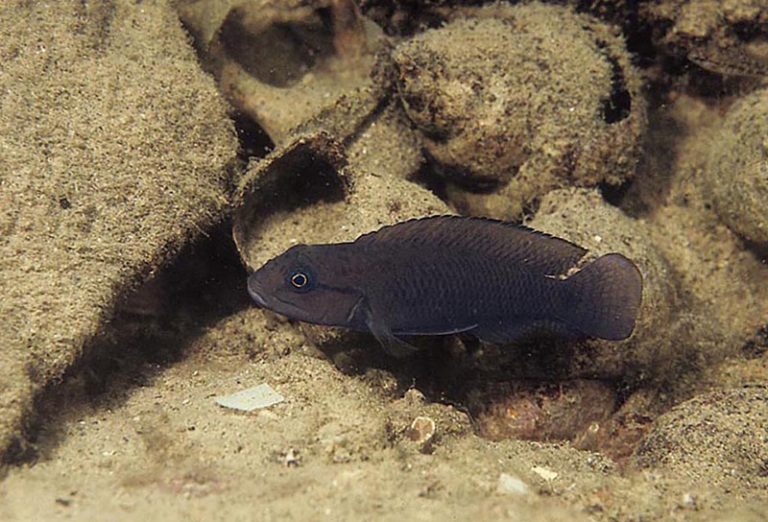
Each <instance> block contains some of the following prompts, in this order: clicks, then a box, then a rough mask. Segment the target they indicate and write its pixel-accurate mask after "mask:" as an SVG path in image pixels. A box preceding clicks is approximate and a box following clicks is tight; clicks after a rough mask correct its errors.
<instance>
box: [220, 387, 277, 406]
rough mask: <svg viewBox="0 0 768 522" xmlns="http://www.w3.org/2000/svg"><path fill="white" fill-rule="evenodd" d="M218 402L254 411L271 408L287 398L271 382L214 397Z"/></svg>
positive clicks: (221, 404)
mask: <svg viewBox="0 0 768 522" xmlns="http://www.w3.org/2000/svg"><path fill="white" fill-rule="evenodd" d="M214 400H215V401H216V403H217V404H218V405H220V406H224V407H225V408H231V409H233V410H240V411H253V410H258V409H262V408H269V407H270V406H274V405H275V404H279V403H281V402H283V401H284V400H285V398H284V397H283V396H282V395H280V394H279V393H277V392H276V391H275V390H274V389H273V388H272V387H271V386H270V385H269V384H259V385H258V386H254V387H253V388H248V389H247V390H241V391H239V392H236V393H232V394H230V395H223V396H221V397H216V398H215V399H214Z"/></svg>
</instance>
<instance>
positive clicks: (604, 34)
mask: <svg viewBox="0 0 768 522" xmlns="http://www.w3.org/2000/svg"><path fill="white" fill-rule="evenodd" d="M474 14H475V17H473V18H467V19H457V20H454V21H452V22H451V23H449V24H447V25H445V26H444V27H441V28H439V29H432V30H429V31H425V32H424V33H421V34H419V35H417V36H415V37H413V38H412V39H410V40H408V41H406V42H404V43H403V44H401V45H399V46H398V47H397V48H396V50H395V52H394V59H395V62H396V64H397V67H398V90H399V91H398V92H399V96H400V99H401V101H402V104H403V107H404V108H405V111H406V113H407V114H408V116H409V118H410V119H411V120H412V121H413V122H414V124H415V125H416V127H417V128H418V129H419V130H420V131H421V133H422V134H423V136H424V146H425V150H426V152H427V153H428V155H429V156H430V157H431V159H432V160H433V163H434V165H435V167H436V169H437V171H438V172H439V173H441V175H442V176H443V177H445V178H446V179H448V180H449V181H450V182H451V183H450V185H449V192H448V195H449V199H450V200H451V201H452V203H453V204H454V205H456V206H457V207H458V208H459V209H460V210H462V211H463V212H466V213H470V214H481V215H488V216H493V217H498V218H507V219H510V218H511V219H515V218H518V217H520V215H521V214H522V212H523V210H524V209H525V208H526V207H527V206H529V205H531V204H532V203H533V202H534V201H535V200H536V199H537V198H540V197H541V196H543V195H544V194H546V193H547V192H549V191H550V190H553V189H555V188H558V187H565V186H582V187H588V186H595V185H596V184H598V183H601V182H607V183H611V184H619V183H622V182H623V181H625V180H626V179H628V178H629V177H631V176H632V174H633V171H634V167H635V164H636V162H637V159H638V154H639V144H640V138H641V136H642V134H643V132H644V130H645V126H646V114H645V101H644V100H643V97H642V96H641V94H640V87H641V82H640V78H639V75H638V73H637V72H636V71H635V70H634V68H633V67H632V65H631V64H630V61H629V55H628V53H627V51H626V49H625V48H624V43H623V41H622V40H621V39H620V38H618V37H616V36H615V35H614V34H613V33H612V32H611V30H610V29H609V28H608V27H607V26H604V25H603V24H601V23H599V22H597V21H596V20H594V19H592V18H590V17H588V16H585V15H576V14H574V13H573V12H572V11H571V10H569V9H567V8H562V7H555V6H544V5H539V4H531V5H523V6H515V7H511V8H509V7H493V8H487V9H479V10H476V11H475V12H474ZM457 41H460V42H462V45H456V42H457ZM467 189H469V190H471V191H474V192H467V191H466V190H467ZM478 191H480V192H483V194H478V193H476V192H478ZM489 193H490V194H489Z"/></svg>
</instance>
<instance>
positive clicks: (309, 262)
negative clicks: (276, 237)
mask: <svg viewBox="0 0 768 522" xmlns="http://www.w3.org/2000/svg"><path fill="white" fill-rule="evenodd" d="M343 247H344V245H296V246H293V247H291V248H290V249H288V250H287V251H286V252H285V253H283V254H281V255H279V256H277V257H275V258H273V259H271V260H270V261H268V262H267V263H266V264H264V266H262V267H261V268H260V269H258V270H256V271H255V272H253V273H252V274H251V275H250V276H249V277H248V293H249V294H250V295H251V298H252V299H253V300H254V301H255V302H256V304H258V305H259V306H261V307H262V308H267V309H269V310H272V311H274V312H277V313H279V314H282V315H285V316H286V317H288V318H289V319H296V320H299V321H305V322H309V323H315V324H323V325H329V326H347V327H351V326H353V324H352V322H353V321H355V320H356V313H357V311H358V308H359V307H360V305H361V303H363V302H364V296H363V293H362V291H361V290H360V289H359V287H358V285H356V284H355V280H356V277H354V271H353V270H350V265H354V263H353V262H351V261H352V260H351V259H350V256H349V255H348V254H347V253H345V252H344V248H343Z"/></svg>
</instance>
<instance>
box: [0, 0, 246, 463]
mask: <svg viewBox="0 0 768 522" xmlns="http://www.w3.org/2000/svg"><path fill="white" fill-rule="evenodd" d="M0 61H1V62H2V64H3V66H2V68H0V93H2V94H0V101H1V103H0V151H2V152H0V185H2V195H1V196H0V197H1V198H2V203H0V209H1V210H0V259H2V269H1V270H2V273H1V275H0V294H2V296H3V298H2V299H1V300H0V317H2V328H0V455H2V454H3V453H4V452H5V451H6V450H7V449H8V448H9V446H12V447H13V448H14V449H16V450H21V449H23V443H22V442H23V438H21V437H20V435H21V433H22V427H23V425H24V424H25V419H27V418H28V417H27V416H28V414H29V413H30V411H31V408H32V403H33V399H34V397H35V395H36V393H37V392H38V391H40V390H41V389H42V388H44V387H46V386H48V385H50V384H51V383H53V382H55V381H57V380H58V379H60V378H61V376H62V375H63V374H64V372H65V371H66V370H67V368H69V367H70V365H72V364H73V362H75V361H76V360H77V359H78V358H79V357H80V355H81V354H82V352H83V348H84V346H85V345H86V344H87V343H88V342H89V341H90V340H91V339H92V338H93V337H94V336H95V335H96V334H97V333H98V332H99V330H100V327H101V325H102V324H103V323H104V321H106V320H108V319H109V317H110V315H111V313H112V311H113V308H114V306H115V302H116V300H117V299H118V298H119V296H120V295H121V294H123V293H125V292H126V291H127V290H129V289H131V288H133V287H135V286H136V285H137V284H138V283H140V282H141V281H142V280H144V279H146V277H147V276H148V275H149V274H150V273H152V272H153V271H154V270H155V269H156V268H158V267H159V266H160V265H161V264H162V263H163V262H164V261H166V260H167V259H168V258H169V257H170V256H171V255H173V253H174V252H176V251H177V250H178V249H179V247H180V246H181V245H182V244H184V243H185V242H187V241H188V240H189V239H191V238H193V237H194V236H197V235H198V234H199V233H200V231H201V230H203V229H204V228H205V227H206V226H208V225H209V224H210V223H212V222H213V221H215V220H217V219H219V217H220V216H221V214H222V210H223V207H224V205H225V203H226V195H227V188H228V184H229V180H228V174H227V173H228V172H229V170H230V169H229V168H228V167H230V166H231V165H230V163H231V162H232V161H233V160H234V156H235V152H236V147H237V144H236V140H235V136H234V132H233V130H232V126H231V123H230V121H229V120H228V119H227V117H226V109H225V105H224V103H223V102H222V101H221V99H220V97H219V96H218V95H217V93H216V91H215V89H214V86H213V82H212V81H211V80H210V78H208V77H207V76H206V75H205V74H203V73H202V71H201V70H200V68H199V67H198V64H197V61H196V58H195V54H194V52H193V51H192V49H191V48H190V46H189V44H188V41H187V36H186V34H185V33H184V31H183V30H182V28H181V26H180V24H179V21H178V19H177V18H176V15H175V14H174V12H173V10H172V8H171V6H170V3H169V2H165V1H161V0H158V1H149V2H142V3H141V4H135V3H133V2H129V1H123V0H114V1H108V2H97V3H83V2H76V1H72V2H69V1H67V2H55V3H34V2H22V1H19V2H16V1H8V2H4V3H3V5H2V7H0ZM14 441H16V442H17V444H13V442H14ZM10 456H12V455H10Z"/></svg>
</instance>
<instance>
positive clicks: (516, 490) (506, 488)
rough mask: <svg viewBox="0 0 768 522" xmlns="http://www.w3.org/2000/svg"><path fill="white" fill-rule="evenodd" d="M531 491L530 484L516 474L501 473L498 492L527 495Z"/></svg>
mask: <svg viewBox="0 0 768 522" xmlns="http://www.w3.org/2000/svg"><path fill="white" fill-rule="evenodd" d="M529 491H530V488H529V487H528V484H526V483H525V482H523V481H522V480H521V479H520V478H518V477H516V476H515V475H510V474H509V473H502V474H501V475H499V484H498V486H497V487H496V492H497V493H502V494H511V495H527V494H528V492H529Z"/></svg>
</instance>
